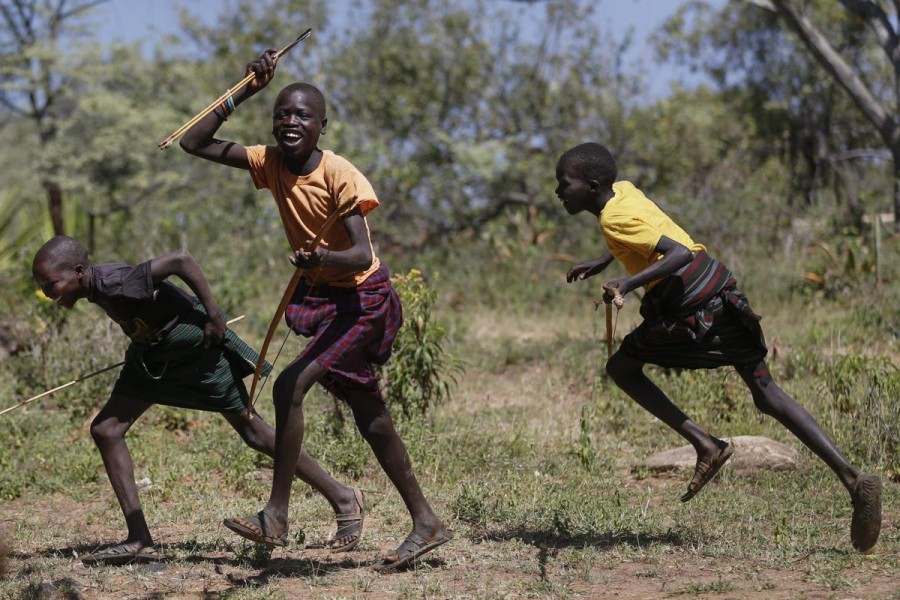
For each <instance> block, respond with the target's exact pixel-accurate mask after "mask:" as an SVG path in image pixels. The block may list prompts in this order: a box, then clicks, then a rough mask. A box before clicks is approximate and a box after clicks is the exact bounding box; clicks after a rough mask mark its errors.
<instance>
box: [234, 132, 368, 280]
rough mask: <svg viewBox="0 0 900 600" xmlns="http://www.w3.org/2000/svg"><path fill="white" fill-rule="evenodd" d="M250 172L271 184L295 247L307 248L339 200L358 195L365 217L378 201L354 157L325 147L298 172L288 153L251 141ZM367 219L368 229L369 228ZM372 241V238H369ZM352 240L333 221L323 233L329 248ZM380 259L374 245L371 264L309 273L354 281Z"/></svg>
mask: <svg viewBox="0 0 900 600" xmlns="http://www.w3.org/2000/svg"><path fill="white" fill-rule="evenodd" d="M247 159H248V160H249V162H250V176H251V177H252V178H253V183H254V184H255V185H256V188H257V189H264V188H265V189H268V190H269V191H270V192H271V193H272V196H273V197H274V198H275V203H276V204H277V205H278V212H279V213H280V215H281V223H282V224H283V225H284V232H285V233H286V234H287V238H288V242H289V243H290V245H291V248H293V249H294V251H297V250H306V249H307V247H308V246H309V243H310V242H311V241H312V240H313V239H314V238H315V237H316V235H317V234H318V233H319V231H320V230H321V228H322V225H323V224H324V223H325V220H326V219H328V216H329V215H331V213H333V212H334V211H335V210H336V208H337V206H338V205H339V204H340V203H341V202H343V201H344V200H346V199H348V198H351V197H352V196H354V195H355V196H357V198H358V199H359V204H358V206H359V209H360V211H361V212H362V214H363V216H364V217H365V215H366V214H368V213H369V211H371V210H372V209H374V208H375V207H376V206H378V198H377V197H376V196H375V190H374V189H372V184H370V183H369V181H368V180H367V179H366V178H365V176H364V175H363V174H362V173H360V172H359V170H357V168H356V167H354V166H353V165H352V164H351V163H350V161H348V160H346V159H344V158H341V157H340V156H337V155H336V154H335V153H334V152H331V151H330V150H325V151H324V152H323V155H322V161H321V162H320V163H319V166H318V167H317V168H316V170H315V171H313V172H312V173H310V174H309V175H303V176H300V175H294V174H293V173H291V172H290V171H289V170H288V168H287V167H285V166H284V158H283V156H282V154H281V151H280V150H278V148H277V147H276V146H248V147H247ZM368 227H369V225H368V223H366V230H367V231H368ZM370 243H371V242H370ZM351 245H352V243H351V241H350V236H349V234H348V233H347V229H346V228H345V227H344V226H343V225H342V224H341V223H340V222H338V223H335V224H334V225H332V226H331V227H330V228H329V229H328V232H327V233H326V234H325V235H324V236H323V237H322V243H321V246H322V247H323V248H328V249H329V250H334V251H338V250H346V249H348V248H350V246H351ZM380 264H381V262H380V261H379V260H378V257H377V256H375V251H374V249H373V250H372V264H371V265H370V266H369V268H368V269H365V270H363V271H356V272H348V271H344V270H341V269H334V268H329V267H324V268H322V269H316V270H315V271H313V272H311V273H310V274H309V276H308V277H307V279H309V280H314V281H315V283H316V284H317V285H318V284H328V285H335V286H339V287H354V286H357V285H359V284H361V283H362V282H364V281H365V280H366V279H367V278H368V277H369V275H371V274H372V273H374V272H375V271H377V270H378V267H379V266H380Z"/></svg>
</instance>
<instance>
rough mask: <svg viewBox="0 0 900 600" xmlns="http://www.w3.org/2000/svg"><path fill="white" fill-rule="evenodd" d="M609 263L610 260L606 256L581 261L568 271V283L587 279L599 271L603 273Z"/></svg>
mask: <svg viewBox="0 0 900 600" xmlns="http://www.w3.org/2000/svg"><path fill="white" fill-rule="evenodd" d="M609 263H610V261H609V260H608V259H607V257H605V256H601V257H600V258H592V259H591V260H586V261H584V262H583V263H579V264H577V265H575V266H574V267H572V268H571V269H569V272H568V273H566V283H572V282H573V281H576V280H579V279H587V278H588V277H593V276H594V275H596V274H597V273H602V272H603V270H604V269H605V268H606V267H608V266H609Z"/></svg>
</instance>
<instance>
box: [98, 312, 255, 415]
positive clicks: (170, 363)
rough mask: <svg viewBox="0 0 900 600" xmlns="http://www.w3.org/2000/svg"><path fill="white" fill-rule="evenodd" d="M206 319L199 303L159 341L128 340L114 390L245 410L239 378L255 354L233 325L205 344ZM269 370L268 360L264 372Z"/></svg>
mask: <svg viewBox="0 0 900 600" xmlns="http://www.w3.org/2000/svg"><path fill="white" fill-rule="evenodd" d="M208 320H209V318H208V317H207V315H206V311H205V310H204V308H203V305H202V304H199V303H198V304H196V305H195V306H194V309H193V310H192V311H191V312H190V313H189V314H188V315H187V316H186V317H184V318H183V319H182V320H181V321H180V322H179V323H178V325H176V326H175V327H174V328H173V329H172V330H171V331H170V332H169V333H168V334H166V336H165V337H163V339H162V340H160V341H159V342H157V343H154V344H144V343H139V342H132V343H131V345H130V346H129V347H128V350H127V351H126V352H125V366H123V367H122V372H121V373H120V374H119V378H118V379H117V380H116V383H115V386H114V387H113V392H112V393H113V395H121V396H127V397H130V398H136V399H139V400H143V401H144V402H152V403H153V404H164V405H166V406H177V407H180V408H192V409H197V410H206V411H212V412H228V413H239V412H244V411H246V410H247V404H248V402H247V401H248V395H247V389H246V388H245V387H244V385H243V383H242V382H241V381H240V380H241V379H243V378H244V377H246V376H247V375H252V374H253V371H254V369H255V367H256V361H257V360H259V355H258V354H257V353H256V351H255V350H253V348H251V347H250V346H248V345H247V343H246V342H244V341H243V340H242V339H241V338H239V337H238V336H237V335H236V334H235V333H234V332H233V331H231V329H228V330H227V331H226V334H225V339H224V341H223V343H222V345H221V346H218V347H214V348H204V347H203V340H204V335H203V328H204V326H205V325H206V323H207V322H208ZM271 370H272V366H271V365H270V364H268V363H266V365H265V368H264V370H263V373H264V374H268V373H269V371H271Z"/></svg>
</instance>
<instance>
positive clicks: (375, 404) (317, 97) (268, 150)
mask: <svg viewBox="0 0 900 600" xmlns="http://www.w3.org/2000/svg"><path fill="white" fill-rule="evenodd" d="M275 63H276V58H275V51H274V50H267V51H266V52H264V53H263V54H262V55H261V56H260V57H259V58H258V59H256V60H254V61H252V62H251V63H250V64H249V65H248V66H247V68H248V71H252V72H254V73H255V74H256V77H255V78H254V79H253V80H252V81H251V82H250V83H248V84H247V85H246V86H244V87H243V88H242V89H240V90H239V91H237V92H235V94H234V96H233V97H231V98H229V99H228V100H227V101H226V102H224V103H223V104H222V105H221V106H219V107H218V108H217V109H216V110H215V111H214V112H213V113H210V114H209V115H207V116H206V117H204V118H203V119H201V120H200V121H199V122H198V123H197V124H196V125H194V127H192V128H191V129H190V130H189V131H188V132H187V133H186V134H185V136H184V138H183V139H182V141H181V147H182V148H183V149H184V150H185V151H186V152H188V153H190V154H193V155H195V156H199V157H201V158H206V159H207V160H212V161H214V162H218V163H221V164H224V165H227V166H230V167H236V168H240V169H247V170H249V171H250V174H251V177H252V178H253V182H254V183H255V185H256V186H257V188H260V189H261V188H267V189H269V190H270V192H271V193H272V196H273V197H274V199H275V202H276V204H277V205H278V210H279V213H280V215H281V220H282V223H283V225H284V230H285V233H286V234H287V237H288V241H289V242H290V245H291V248H292V249H293V251H294V254H293V256H292V257H291V262H292V263H293V264H294V265H295V266H296V267H297V268H299V269H303V270H304V271H305V273H304V279H303V281H302V282H301V284H300V285H299V286H298V289H297V291H296V292H295V294H294V296H293V299H292V300H291V303H290V304H289V305H288V307H287V309H286V310H285V317H286V319H287V322H288V324H289V325H290V326H291V328H292V329H293V330H294V331H295V332H296V333H298V334H300V335H304V336H310V337H312V340H311V341H310V342H309V344H308V345H307V346H306V348H305V349H304V350H303V352H302V353H301V354H300V356H298V357H297V358H296V359H295V360H294V361H293V362H292V363H291V364H290V365H288V366H287V367H285V369H284V370H283V371H282V372H281V374H280V375H279V376H278V378H277V380H276V381H275V385H274V387H273V396H274V401H275V427H276V432H277V439H276V447H275V471H274V477H273V481H272V492H271V495H270V497H269V502H268V504H267V505H266V507H265V508H264V509H263V510H261V511H260V512H259V513H258V514H257V515H256V516H251V517H235V518H231V519H226V520H225V525H226V526H227V527H228V528H230V529H232V530H233V531H235V532H236V533H238V534H239V535H242V536H244V537H246V538H249V539H251V540H254V541H257V542H263V543H268V544H273V545H284V544H285V541H286V538H287V530H288V524H287V522H288V505H289V501H290V490H291V483H292V470H291V468H290V467H291V466H292V465H295V464H296V463H297V456H298V454H299V453H300V449H301V444H302V441H303V429H304V424H303V411H302V409H303V407H302V403H303V397H304V395H305V394H306V392H307V391H308V390H309V388H310V387H311V386H312V385H313V384H314V383H316V382H319V383H321V384H322V385H323V386H324V387H325V388H326V389H327V390H328V391H330V392H331V393H332V394H334V395H335V396H336V397H338V398H340V399H342V400H344V401H345V402H347V404H348V405H349V406H350V408H351V409H352V411H353V416H354V419H355V420H356V425H357V427H358V428H359V431H360V433H361V434H362V436H363V437H364V438H365V439H366V441H367V442H368V443H369V445H370V446H371V447H372V450H373V451H374V453H375V455H376V457H377V458H378V460H379V462H380V463H381V466H382V468H383V469H384V471H385V473H386V474H387V475H388V477H389V478H390V480H391V482H392V483H393V484H394V486H395V487H396V488H397V490H398V491H399V492H400V495H401V497H402V498H403V501H404V502H405V503H406V506H407V508H408V509H409V511H410V515H411V517H412V521H413V529H412V532H411V533H410V534H409V535H408V536H407V537H406V539H404V540H403V542H402V543H401V544H400V545H399V546H398V547H397V549H396V550H395V551H394V552H392V553H390V554H388V555H386V556H384V557H383V558H382V559H381V560H380V561H379V562H378V564H377V565H376V566H375V568H376V569H377V570H382V571H388V570H393V569H397V568H399V567H402V566H404V565H407V564H409V563H410V562H412V561H413V560H415V559H416V558H418V557H419V556H421V555H423V554H425V553H426V552H429V551H430V550H432V549H434V548H436V547H437V546H440V545H441V544H444V543H445V542H447V541H449V540H450V539H451V537H452V533H451V532H450V531H448V530H447V529H446V528H445V526H444V524H443V522H442V521H441V520H440V519H439V518H438V517H437V515H435V514H434V511H433V510H432V509H431V507H430V506H429V504H428V502H427V501H426V499H425V496H424V494H423V493H422V490H421V488H420V487H419V484H418V482H417V481H416V477H415V475H414V474H413V472H412V466H411V464H410V459H409V455H408V453H407V451H406V448H405V446H404V445H403V442H402V441H401V439H400V437H399V436H398V435H397V432H396V430H395V429H394V425H393V422H392V421H391V417H390V415H389V414H388V412H387V407H386V406H385V403H384V399H383V397H382V395H381V391H380V389H379V385H378V379H377V377H376V374H375V372H374V371H373V369H372V365H373V364H384V363H385V362H386V361H387V359H388V357H389V356H390V353H391V344H392V343H393V340H394V337H395V336H396V334H397V331H398V329H399V328H400V325H401V322H402V313H401V307H400V301H399V298H398V297H397V294H396V292H395V291H394V289H393V288H392V287H391V284H390V279H389V276H388V271H387V268H386V267H385V266H384V265H382V264H381V263H380V261H379V260H378V257H377V256H375V253H374V251H373V248H372V242H371V240H370V238H369V228H368V224H367V223H366V219H365V215H366V214H367V213H368V212H369V211H371V210H372V209H374V208H375V207H377V206H378V198H377V197H376V196H375V192H374V190H373V189H372V186H371V185H370V184H369V182H368V181H367V180H366V178H365V177H364V176H363V175H362V173H360V172H359V171H358V170H357V169H356V168H355V167H354V166H353V165H352V164H351V163H350V162H348V161H347V160H345V159H343V158H341V157H339V156H337V155H335V154H334V153H332V152H330V151H324V152H323V151H322V150H320V149H319V147H318V141H319V136H321V135H323V134H324V133H325V126H326V124H327V118H326V109H325V99H324V97H323V96H322V93H321V92H320V91H319V90H318V89H317V88H315V87H314V86H312V85H309V84H306V83H294V84H291V85H288V86H287V87H285V88H284V89H283V90H281V92H280V93H279V94H278V97H277V99H276V100H275V107H274V111H273V113H272V134H273V135H274V137H275V141H276V145H275V146H249V147H245V146H242V145H240V144H237V143H234V142H225V141H221V140H217V139H215V138H214V137H213V136H214V134H215V132H216V131H217V130H218V129H219V127H220V126H221V124H222V122H223V121H224V120H225V119H227V117H228V116H229V115H230V114H231V113H232V112H233V111H234V109H235V107H236V106H237V105H238V104H240V103H241V102H243V101H244V100H246V99H247V98H249V97H250V96H252V95H253V94H255V93H256V92H258V91H259V90H260V89H262V88H263V87H265V86H266V85H267V84H268V83H269V81H270V80H271V79H272V76H273V75H274V73H275ZM354 197H355V199H356V205H355V207H354V208H353V209H352V210H350V211H349V212H348V213H347V214H344V215H342V219H343V221H342V223H343V227H332V228H330V229H329V230H328V231H327V232H326V234H325V235H324V236H323V239H322V243H321V245H320V246H319V247H318V248H316V249H315V250H314V251H312V252H307V251H306V250H305V249H306V248H308V247H309V243H310V241H311V240H313V239H314V238H315V237H316V235H317V233H319V231H320V230H321V228H322V225H323V223H325V221H326V219H328V217H329V215H331V214H332V213H334V211H336V210H337V207H338V206H339V205H342V204H343V203H344V202H345V201H347V200H349V199H351V198H354ZM319 470H321V469H319ZM351 499H352V500H353V502H352V504H351V505H345V513H344V514H338V531H337V532H336V534H335V540H336V541H335V544H336V547H335V546H333V549H336V550H337V549H340V550H347V549H350V548H352V547H353V546H355V545H356V543H357V541H358V540H359V536H360V534H361V531H362V519H363V512H364V507H363V498H362V495H361V494H359V493H357V494H356V498H355V499H353V498H352V496H351Z"/></svg>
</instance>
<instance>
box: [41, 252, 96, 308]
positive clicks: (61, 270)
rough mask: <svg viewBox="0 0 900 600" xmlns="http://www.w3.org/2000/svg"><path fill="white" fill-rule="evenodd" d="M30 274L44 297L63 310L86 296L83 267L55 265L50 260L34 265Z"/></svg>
mask: <svg viewBox="0 0 900 600" xmlns="http://www.w3.org/2000/svg"><path fill="white" fill-rule="evenodd" d="M32 272H33V274H34V280H35V281H36V282H37V284H38V285H39V286H40V287H41V291H42V292H44V295H45V296H47V297H48V298H50V299H51V300H53V301H54V302H55V303H57V304H58V305H60V306H62V307H63V308H72V307H73V306H75V303H76V302H77V301H78V300H80V299H81V298H84V297H85V296H86V295H87V290H86V288H85V286H84V280H85V267H84V266H83V265H77V266H76V267H75V268H72V267H65V266H59V265H55V264H53V262H52V261H51V260H43V261H39V262H37V263H35V264H34V266H33V267H32Z"/></svg>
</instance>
